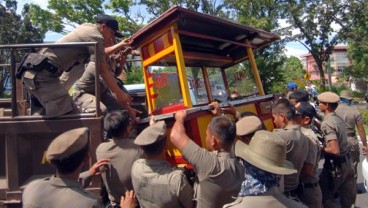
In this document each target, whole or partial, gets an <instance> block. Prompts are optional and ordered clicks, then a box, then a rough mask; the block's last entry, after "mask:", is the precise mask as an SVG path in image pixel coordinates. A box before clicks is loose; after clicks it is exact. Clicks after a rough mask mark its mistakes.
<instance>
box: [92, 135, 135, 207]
mask: <svg viewBox="0 0 368 208" xmlns="http://www.w3.org/2000/svg"><path fill="white" fill-rule="evenodd" d="M141 155H142V152H141V150H140V148H139V147H138V146H137V145H136V144H134V142H133V140H132V139H128V138H122V139H110V140H108V141H107V142H104V143H101V144H100V145H99V146H98V147H97V149H96V157H97V160H101V159H110V163H109V165H108V168H107V169H106V171H105V172H104V173H102V180H103V182H104V184H105V186H106V189H107V192H108V194H109V199H110V201H111V202H112V203H113V204H120V197H121V196H125V191H127V190H133V185H132V177H131V169H132V166H133V163H134V162H135V161H136V160H138V159H139V158H140V157H141Z"/></svg>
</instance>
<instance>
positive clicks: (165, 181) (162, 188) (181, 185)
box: [132, 159, 193, 208]
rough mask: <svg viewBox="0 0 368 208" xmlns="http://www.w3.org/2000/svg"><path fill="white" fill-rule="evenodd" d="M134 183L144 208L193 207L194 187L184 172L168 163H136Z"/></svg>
mask: <svg viewBox="0 0 368 208" xmlns="http://www.w3.org/2000/svg"><path fill="white" fill-rule="evenodd" d="M132 182H133V187H134V191H135V192H136V194H137V198H138V201H139V204H140V206H141V207H142V208H156V207H162V208H166V207H192V204H193V201H192V200H193V188H192V186H191V185H190V184H189V182H188V180H187V178H186V177H185V175H184V174H183V172H182V171H181V170H178V169H177V168H175V167H173V166H172V165H171V164H170V163H168V162H167V161H164V160H148V159H139V160H137V161H135V162H134V164H133V168H132Z"/></svg>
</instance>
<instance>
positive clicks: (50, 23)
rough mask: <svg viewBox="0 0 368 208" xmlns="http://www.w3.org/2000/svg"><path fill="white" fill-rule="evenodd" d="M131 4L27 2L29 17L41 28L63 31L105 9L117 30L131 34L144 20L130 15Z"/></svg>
mask: <svg viewBox="0 0 368 208" xmlns="http://www.w3.org/2000/svg"><path fill="white" fill-rule="evenodd" d="M133 5H134V4H133V1H130V0H110V1H107V2H105V0H90V1H81V0H80V1H78V0H49V1H48V6H47V10H44V9H42V8H40V7H39V6H38V5H36V4H31V5H30V8H31V9H30V17H31V19H32V21H33V22H34V23H35V24H37V25H38V26H39V27H40V28H41V30H42V31H53V32H57V33H62V34H65V33H68V32H70V30H71V28H72V29H73V28H75V27H76V26H78V25H80V24H82V23H85V22H94V17H95V16H96V15H98V14H102V13H105V10H106V9H108V10H111V12H112V14H111V15H112V16H115V18H116V19H117V20H118V22H119V23H120V24H119V26H120V30H121V31H123V33H127V34H133V33H134V32H136V31H138V30H139V29H140V28H141V27H142V25H143V22H144V20H145V19H144V16H142V15H140V14H137V15H136V16H134V17H133V15H132V14H131V12H130V8H131V7H132V6H133ZM139 20H141V22H140V23H139Z"/></svg>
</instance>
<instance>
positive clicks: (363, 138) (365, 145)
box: [356, 123, 368, 155]
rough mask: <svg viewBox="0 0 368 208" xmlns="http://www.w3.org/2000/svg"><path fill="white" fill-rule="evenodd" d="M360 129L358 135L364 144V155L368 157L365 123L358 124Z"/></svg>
mask: <svg viewBox="0 0 368 208" xmlns="http://www.w3.org/2000/svg"><path fill="white" fill-rule="evenodd" d="M356 125H357V127H358V133H359V137H360V140H362V143H363V155H367V152H368V149H367V137H366V134H365V131H364V127H363V123H357V124H356Z"/></svg>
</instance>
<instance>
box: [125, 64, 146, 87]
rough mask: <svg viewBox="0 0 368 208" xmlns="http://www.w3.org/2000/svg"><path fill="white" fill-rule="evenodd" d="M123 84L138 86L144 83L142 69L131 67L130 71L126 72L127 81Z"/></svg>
mask: <svg viewBox="0 0 368 208" xmlns="http://www.w3.org/2000/svg"><path fill="white" fill-rule="evenodd" d="M124 83H125V84H139V83H144V80H143V72H142V67H140V66H133V67H132V68H131V70H130V71H128V72H127V79H126V80H125V81H124Z"/></svg>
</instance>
